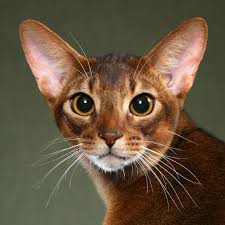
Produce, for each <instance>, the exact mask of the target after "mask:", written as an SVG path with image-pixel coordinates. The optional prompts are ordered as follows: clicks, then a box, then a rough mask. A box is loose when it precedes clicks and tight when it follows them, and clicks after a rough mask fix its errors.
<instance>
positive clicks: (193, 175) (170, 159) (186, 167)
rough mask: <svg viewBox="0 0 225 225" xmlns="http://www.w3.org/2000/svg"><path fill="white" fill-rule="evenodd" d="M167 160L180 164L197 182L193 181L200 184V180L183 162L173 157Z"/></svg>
mask: <svg viewBox="0 0 225 225" xmlns="http://www.w3.org/2000/svg"><path fill="white" fill-rule="evenodd" d="M169 160H170V161H172V162H174V163H176V164H177V165H179V166H181V167H182V168H184V169H185V170H186V171H187V172H189V173H190V174H191V175H192V176H193V177H194V178H195V179H196V181H197V182H194V183H195V184H199V185H201V182H200V181H199V179H198V178H197V177H196V176H195V175H194V173H193V172H191V171H190V170H189V169H188V168H187V167H186V166H184V165H183V164H181V163H179V162H177V161H176V160H173V159H169Z"/></svg>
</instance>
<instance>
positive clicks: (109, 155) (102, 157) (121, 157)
mask: <svg viewBox="0 0 225 225" xmlns="http://www.w3.org/2000/svg"><path fill="white" fill-rule="evenodd" d="M106 157H107V158H110V157H111V158H118V159H122V160H127V159H128V158H129V157H128V156H120V155H116V154H114V153H112V152H108V153H106V154H104V155H100V156H98V159H104V158H106Z"/></svg>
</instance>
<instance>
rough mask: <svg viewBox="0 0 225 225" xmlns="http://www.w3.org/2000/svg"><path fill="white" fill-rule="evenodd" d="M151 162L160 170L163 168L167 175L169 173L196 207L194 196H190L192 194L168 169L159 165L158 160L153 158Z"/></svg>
mask: <svg viewBox="0 0 225 225" xmlns="http://www.w3.org/2000/svg"><path fill="white" fill-rule="evenodd" d="M151 160H152V161H153V162H154V163H155V164H156V165H158V166H159V167H160V168H162V169H163V170H164V171H165V172H166V173H168V174H169V175H170V176H171V177H172V178H173V179H174V180H175V181H176V182H177V183H178V184H179V185H180V186H181V187H182V188H183V190H184V191H185V192H186V193H187V195H188V196H189V197H190V199H191V200H192V202H193V203H194V204H195V205H196V206H198V205H197V203H196V202H195V201H194V199H193V198H192V196H191V195H190V193H189V192H188V191H187V189H186V188H185V187H184V185H183V184H182V183H181V182H180V181H179V180H178V179H177V178H176V177H175V176H174V175H173V174H172V173H170V172H169V171H168V170H167V169H165V168H164V167H163V166H162V165H160V164H158V163H157V161H156V160H154V159H153V158H151Z"/></svg>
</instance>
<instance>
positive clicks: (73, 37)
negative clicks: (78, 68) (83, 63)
mask: <svg viewBox="0 0 225 225" xmlns="http://www.w3.org/2000/svg"><path fill="white" fill-rule="evenodd" d="M70 35H71V37H72V39H73V40H74V41H75V42H76V43H77V45H78V46H79V48H80V50H81V51H82V52H83V54H84V56H85V58H86V60H87V63H88V67H89V71H90V73H91V75H92V76H93V73H92V70H91V65H90V62H89V60H88V58H87V55H86V53H85V51H84V49H83V48H82V46H81V44H80V43H79V42H78V41H77V39H76V38H75V36H74V35H73V33H72V32H70Z"/></svg>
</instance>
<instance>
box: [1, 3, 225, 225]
mask: <svg viewBox="0 0 225 225" xmlns="http://www.w3.org/2000/svg"><path fill="white" fill-rule="evenodd" d="M224 11H225V4H224V3H223V1H207V0H204V1H193V0H189V1H181V0H177V1H176V0H173V1H161V0H157V1H156V0H146V1H137V0H136V1H128V0H123V1H122V0H121V1H107V0H105V1H84V0H79V1H78V0H72V1H69V0H55V1H48V0H41V1H34V0H30V1H24V0H20V1H14V2H13V1H8V0H0V73H1V75H0V91H1V94H0V115H1V116H0V120H1V121H0V126H1V128H0V132H1V135H0V224H1V225H13V224H16V225H45V224H46V225H70V224H71V225H72V224H75V225H89V224H91V225H94V224H101V221H102V219H103V216H104V205H103V203H102V201H101V199H100V198H99V196H98V195H97V193H96V190H95V187H94V186H93V184H92V182H91V181H90V179H89V178H88V176H87V174H86V173H85V172H84V171H83V169H82V168H78V170H77V172H76V173H75V175H74V178H73V185H72V188H71V189H69V187H68V183H69V178H67V179H66V180H63V182H62V186H61V187H60V189H59V191H58V192H57V194H56V195H54V196H53V198H52V200H51V202H50V205H49V206H48V207H47V208H45V207H44V206H45V202H46V200H47V199H48V197H49V195H50V193H51V191H52V189H53V187H54V184H55V183H56V182H57V179H58V178H59V176H60V174H62V172H63V169H65V167H62V168H59V169H58V170H57V171H55V172H54V173H53V175H51V176H50V177H49V178H48V179H47V181H46V182H45V183H44V184H43V185H42V186H41V187H40V188H39V189H35V188H34V187H33V185H34V184H35V183H36V182H37V181H38V180H39V179H40V178H41V176H43V175H44V173H45V172H46V171H47V170H48V169H49V168H50V167H49V166H43V167H32V166H31V164H32V163H33V162H34V161H36V160H38V159H39V158H40V149H41V148H42V146H43V145H45V144H46V143H48V141H50V140H53V139H54V138H56V137H58V136H59V133H58V131H57V128H56V126H55V124H54V121H53V119H52V117H51V115H50V112H49V110H48V108H47V104H46V102H45V100H44V99H43V97H42V96H41V95H40V94H39V92H38V89H37V86H36V82H35V80H34V78H33V76H32V74H31V71H30V69H29V67H28V65H27V63H26V61H25V58H24V55H23V52H22V49H21V46H20V42H19V38H18V27H19V23H20V22H21V21H22V20H24V19H27V18H32V19H37V20H40V21H42V22H43V23H45V24H47V25H48V26H50V27H51V28H52V29H54V30H55V31H56V32H57V33H59V34H60V35H61V36H62V37H63V38H64V39H65V40H67V41H68V42H69V43H70V44H71V45H72V46H74V47H76V45H75V43H74V42H73V40H72V38H71V37H70V35H69V33H70V32H72V33H73V34H74V35H75V37H76V38H77V39H78V40H79V41H80V42H81V44H82V46H83V48H84V49H85V51H86V52H87V54H89V55H103V54H106V53H109V52H112V51H117V52H128V53H134V54H140V55H141V54H143V53H144V52H145V51H146V49H148V48H151V47H152V46H153V45H154V44H155V43H156V42H157V41H158V40H160V39H161V38H162V37H163V36H164V35H165V34H166V33H167V32H168V31H169V30H170V29H172V28H173V27H174V26H176V25H178V24H179V23H180V22H181V21H182V20H184V19H187V18H189V17H193V16H203V17H205V18H206V19H207V20H208V22H209V42H208V48H207V52H206V54H205V57H204V60H203V62H202V64H201V66H200V70H199V72H198V75H197V78H196V82H195V85H194V87H193V89H192V92H191V93H190V95H189V97H188V99H187V102H186V109H187V111H188V112H189V113H190V114H191V116H192V117H193V118H194V119H195V121H196V122H197V123H198V124H199V125H200V126H201V127H203V128H205V129H207V130H208V131H210V132H211V133H213V134H215V135H216V136H217V137H219V138H221V139H223V140H225V120H224V116H225V102H224V96H225V13H224ZM55 149H57V146H55V147H53V148H51V149H50V151H53V150H55ZM203 154H204V153H203ZM125 216H126V215H125Z"/></svg>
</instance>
